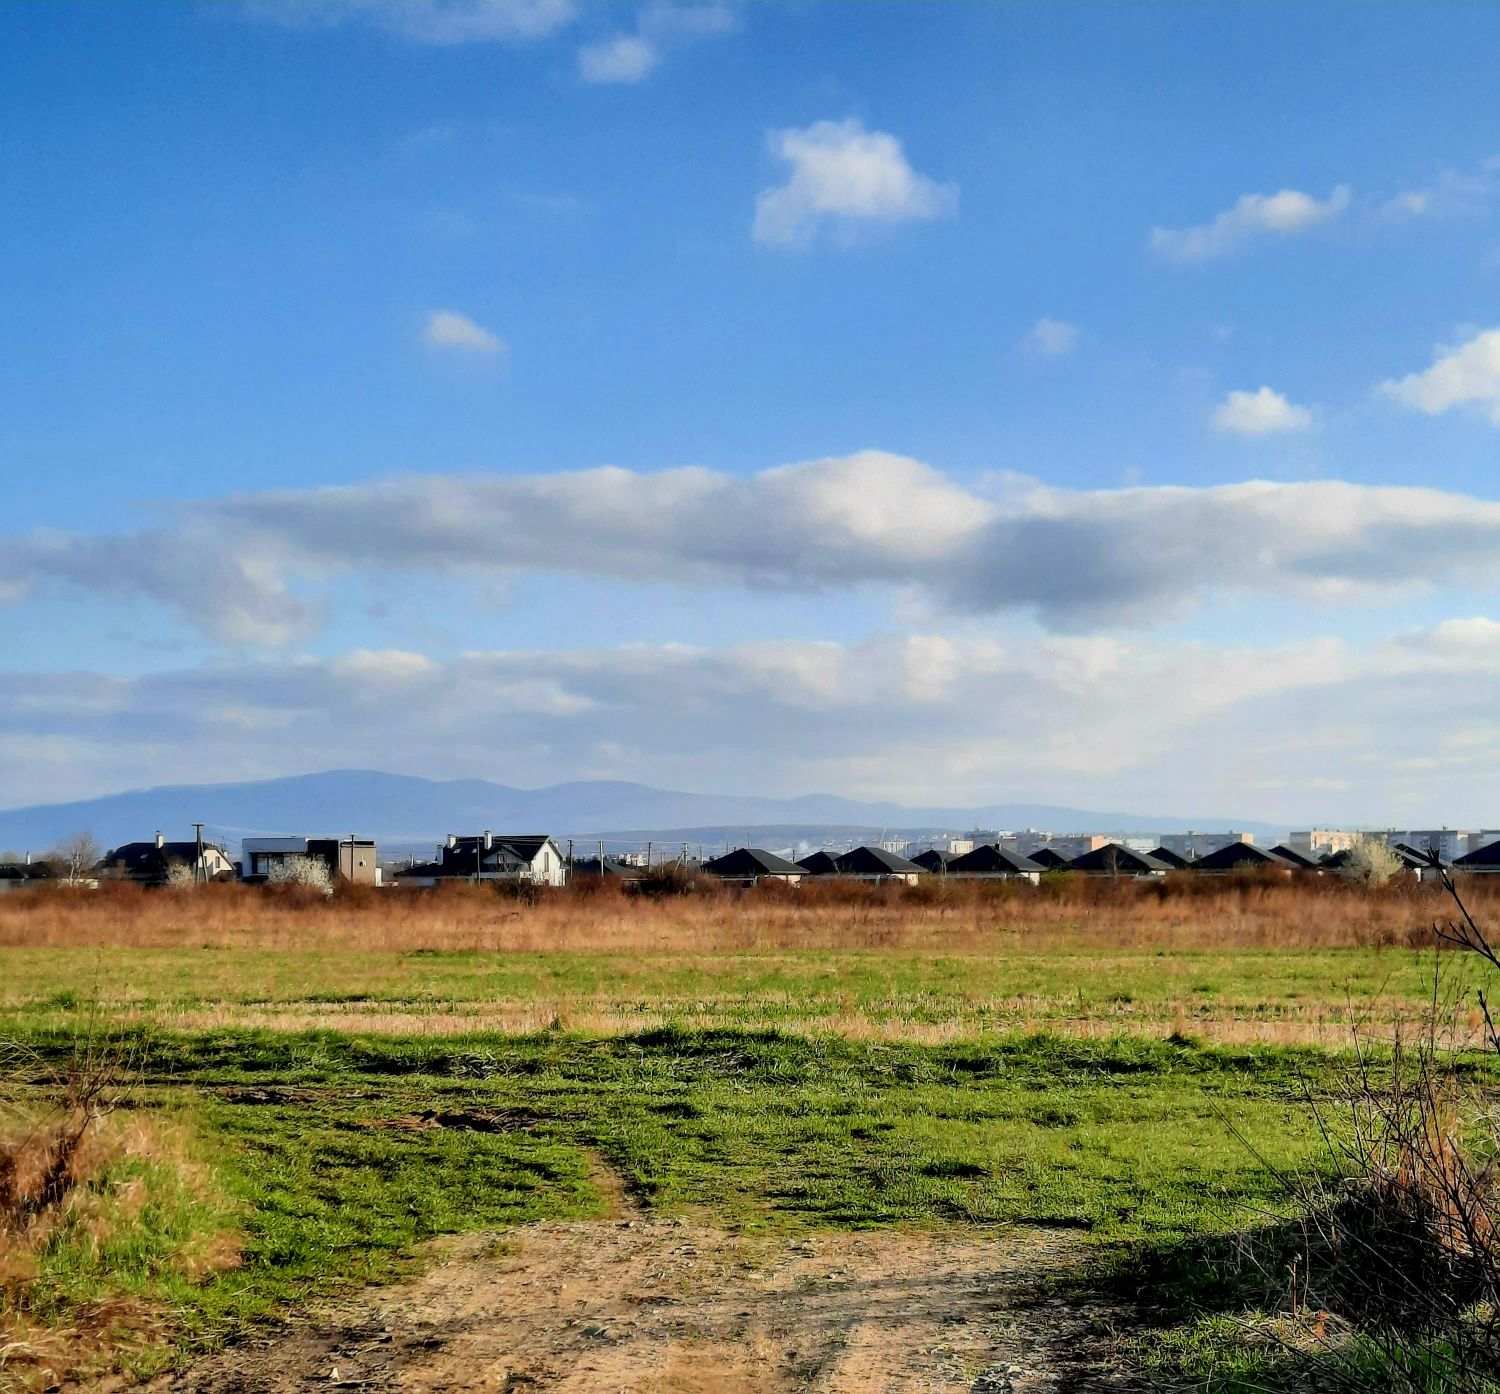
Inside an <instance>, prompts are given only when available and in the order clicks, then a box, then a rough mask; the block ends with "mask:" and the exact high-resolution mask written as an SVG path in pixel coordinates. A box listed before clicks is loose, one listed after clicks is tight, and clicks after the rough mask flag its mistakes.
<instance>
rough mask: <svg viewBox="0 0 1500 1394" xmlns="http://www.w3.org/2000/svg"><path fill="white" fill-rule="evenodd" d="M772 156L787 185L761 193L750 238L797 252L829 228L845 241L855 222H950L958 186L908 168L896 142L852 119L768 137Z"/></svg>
mask: <svg viewBox="0 0 1500 1394" xmlns="http://www.w3.org/2000/svg"><path fill="white" fill-rule="evenodd" d="M769 143H770V148H771V153H772V154H773V155H775V156H776V158H777V159H779V160H782V161H784V162H785V163H786V164H787V165H788V166H790V171H789V173H788V176H787V180H786V182H785V183H784V184H778V185H775V186H774V187H772V188H769V189H765V190H763V191H762V193H761V195H760V197H759V198H758V199H757V200H756V204H755V221H754V223H753V225H752V228H751V235H752V236H753V237H754V238H755V240H756V241H757V242H760V243H763V244H764V245H766V246H773V247H796V246H802V245H805V244H806V243H808V242H809V241H811V240H812V239H813V238H814V237H815V236H816V235H817V233H818V232H819V231H820V230H821V229H823V228H825V227H831V228H833V229H834V230H835V231H837V232H840V233H843V234H844V235H847V234H848V232H849V230H850V229H851V228H853V227H854V226H857V225H858V224H860V223H870V222H887V223H889V222H906V221H910V220H926V219H932V218H946V217H951V216H952V215H953V214H954V213H956V212H957V211H958V186H957V185H955V184H939V183H937V182H936V181H934V180H932V179H929V178H928V177H927V176H926V175H924V174H919V173H918V172H917V171H916V170H915V169H913V168H912V166H911V165H910V163H908V161H907V158H906V153H905V151H904V150H903V149H902V147H901V142H900V141H899V140H897V139H896V137H895V136H893V135H888V134H886V133H885V132H884V131H867V130H865V128H864V126H863V125H862V124H861V123H860V122H859V121H857V120H853V119H851V120H848V121H816V122H814V123H813V124H812V125H811V126H807V127H805V128H802V129H800V130H799V129H795V128H794V129H787V130H781V131H773V132H772V133H771V135H770V137H769Z"/></svg>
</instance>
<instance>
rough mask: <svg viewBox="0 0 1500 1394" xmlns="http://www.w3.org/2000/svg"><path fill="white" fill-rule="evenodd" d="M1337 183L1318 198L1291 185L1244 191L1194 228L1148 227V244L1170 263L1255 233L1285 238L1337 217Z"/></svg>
mask: <svg viewBox="0 0 1500 1394" xmlns="http://www.w3.org/2000/svg"><path fill="white" fill-rule="evenodd" d="M1350 198H1351V195H1350V191H1349V187H1348V185H1346V184H1340V185H1339V186H1338V187H1337V188H1336V189H1334V191H1333V192H1332V193H1331V194H1329V196H1328V197H1327V198H1326V199H1323V200H1322V201H1319V200H1318V199H1316V198H1314V197H1312V195H1310V194H1304V193H1301V192H1299V191H1298V190H1296V189H1282V190H1281V191H1280V192H1278V193H1274V194H1245V195H1244V196H1243V197H1242V198H1241V199H1240V200H1239V201H1238V202H1237V203H1236V204H1235V205H1234V207H1233V208H1228V209H1225V211H1224V212H1222V213H1220V214H1219V215H1218V217H1216V218H1215V219H1214V220H1213V222H1211V223H1205V224H1202V225H1201V226H1199V227H1188V228H1162V227H1159V228H1153V229H1152V230H1151V246H1152V248H1153V249H1154V250H1155V251H1157V252H1159V253H1161V254H1162V255H1163V256H1165V257H1169V258H1171V259H1172V260H1174V261H1208V260H1210V259H1212V258H1213V257H1218V256H1223V255H1224V254H1225V253H1226V252H1231V251H1233V250H1234V249H1235V248H1237V247H1239V246H1240V245H1241V244H1243V243H1244V242H1245V241H1247V240H1249V239H1251V238H1254V237H1258V236H1277V237H1289V236H1292V235H1293V234H1296V233H1299V232H1306V231H1307V230H1308V229H1309V228H1313V227H1316V226H1318V224H1320V223H1326V222H1328V221H1330V220H1331V219H1333V218H1336V217H1338V215H1339V214H1340V213H1342V212H1343V211H1344V210H1345V209H1346V208H1347V207H1348V206H1349V202H1350Z"/></svg>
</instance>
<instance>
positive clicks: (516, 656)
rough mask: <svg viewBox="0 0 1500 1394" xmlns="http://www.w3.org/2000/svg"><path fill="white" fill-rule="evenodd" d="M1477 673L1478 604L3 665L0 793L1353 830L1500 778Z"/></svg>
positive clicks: (1484, 623) (1497, 669) (1490, 664)
mask: <svg viewBox="0 0 1500 1394" xmlns="http://www.w3.org/2000/svg"><path fill="white" fill-rule="evenodd" d="M1497 680H1500V624H1497V623H1496V622H1495V621H1493V620H1490V619H1488V618H1487V617H1483V616H1476V617H1471V618H1466V619H1463V620H1456V621H1450V622H1449V623H1447V624H1443V625H1440V626H1438V627H1437V628H1435V629H1432V630H1424V631H1419V632H1415V633H1407V634H1398V635H1394V636H1390V637H1388V638H1385V639H1381V640H1377V641H1373V642H1369V643H1363V644H1358V645H1355V644H1350V643H1346V642H1342V641H1338V640H1333V639H1313V640H1309V641H1306V642H1300V643H1290V644H1280V645H1275V646H1272V647H1255V646H1248V645H1235V644H1227V645H1224V646H1211V645H1205V644H1201V643H1175V644H1174V643H1162V642H1158V641H1155V640H1152V639H1148V638H1142V637H1139V636H1123V637H1122V636H1097V635H1096V636H1056V635H1054V636H1044V637H1042V638H1039V639H1029V640H1024V641H1019V640H1018V641H1016V642H1010V643H1004V642H1000V641H997V640H995V639H989V638H974V637H972V636H968V637H964V636H957V635H953V634H945V633H941V632H925V633H919V634H910V635H886V636H877V637H874V638H871V639H868V640H866V641H864V642H861V643H854V644H836V643H806V642H781V643H760V644H741V645H731V646H728V647H724V648H701V647H691V646H685V645H675V644H667V645H630V646H625V647H621V648H615V649H606V650H597V651H576V650H575V651H561V652H527V651H519V652H517V651H512V652H503V653H497V652H478V653H469V654H464V655H460V656H458V657H454V658H451V659H448V660H445V661H439V660H434V659H430V658H427V657H425V656H423V655H420V654H413V653H406V652H402V651H375V652H371V651H358V652H355V653H351V654H345V655H342V656H339V657H335V658H328V659H306V658H304V659H297V660H293V661H282V662H255V663H248V662H239V663H226V664H221V665H215V666H210V667H204V668H196V669H186V670H180V671H167V672H158V673H152V674H147V675H143V676H140V677H132V678H119V677H105V676H102V675H98V674H91V673H87V672H74V673H65V674H35V673H31V674H27V673H17V672H8V673H3V674H0V783H3V785H4V787H5V788H6V790H7V792H8V793H9V795H10V796H11V798H12V799H13V800H15V801H16V802H22V801H24V800H26V799H27V798H28V797H30V796H32V795H33V794H35V795H37V796H40V795H42V794H44V793H50V792H52V791H53V790H55V788H56V787H57V780H58V779H59V777H63V778H64V780H65V781H66V776H67V774H68V772H69V771H71V770H72V769H73V768H74V767H75V766H76V767H78V768H84V769H87V770H89V776H88V777H89V778H91V779H93V780H94V781H97V782H96V783H95V784H94V790H95V791H97V790H98V789H100V788H103V787H119V786H122V785H129V784H144V783H158V782H163V781H171V780H176V779H191V780H201V779H202V778H204V777H206V775H207V776H209V777H213V778H229V777H255V776H258V775H265V774H271V773H278V772H281V771H283V770H286V769H289V768H290V769H305V768H312V767H323V768H327V767H330V766H338V765H365V764H367V763H368V760H369V751H370V750H371V749H382V750H387V751H395V752H400V761H401V763H402V765H403V767H405V768H408V769H411V770H413V771H414V772H422V773H428V774H439V775H441V774H446V773H459V772H463V773H484V774H489V775H492V776H500V777H503V778H504V779H505V781H506V782H509V783H521V784H544V783H551V782H554V781H556V780H559V779H566V778H586V777H597V776H605V775H608V776H614V777H620V778H640V779H645V780H649V781H652V782H655V783H659V784H669V785H670V784H677V785H680V786H686V787H696V788H721V789H735V788H738V789H740V790H742V791H746V792H751V791H764V792H782V793H795V792H809V791H812V790H816V789H823V788H831V789H835V790H837V791H839V792H844V793H850V794H855V795H861V796H866V797H891V798H900V799H903V800H905V801H908V802H915V803H921V804H932V803H944V802H947V803H981V802H991V801H993V800H994V798H995V791H996V790H997V789H1000V788H1003V789H1005V790H1008V791H1013V792H1014V793H1015V795H1016V796H1017V797H1024V796H1026V795H1027V794H1029V795H1030V796H1032V797H1044V798H1047V799H1048V800H1049V801H1058V802H1075V803H1076V802H1084V803H1093V804H1094V805H1095V806H1099V805H1100V804H1104V803H1107V804H1109V805H1110V806H1118V802H1117V801H1121V800H1123V801H1126V802H1128V803H1133V804H1135V805H1136V806H1138V807H1143V808H1147V809H1151V810H1156V811H1161V812H1175V813H1182V812H1184V811H1192V812H1205V813H1207V812H1213V813H1219V814H1228V813H1231V812H1236V811H1237V812H1240V813H1241V814H1246V813H1253V812H1256V811H1259V810H1257V809H1253V808H1247V807H1246V805H1247V803H1250V802H1252V801H1255V800H1257V799H1258V800H1259V804H1260V808H1261V809H1265V810H1267V811H1269V810H1270V808H1272V807H1274V806H1279V807H1280V808H1283V809H1286V810H1287V814H1286V816H1298V817H1300V816H1304V815H1311V814H1312V813H1313V812H1314V810H1313V809H1311V808H1309V803H1310V801H1314V802H1315V800H1311V799H1310V793H1309V791H1310V790H1312V789H1316V788H1319V787H1323V788H1345V789H1348V790H1349V791H1350V794H1349V802H1348V805H1347V811H1346V812H1345V814H1344V816H1345V817H1350V818H1359V819H1360V820H1361V821H1375V820H1376V818H1377V817H1378V816H1379V814H1380V812H1383V811H1384V809H1385V807H1386V806H1387V805H1388V804H1390V803H1391V802H1392V801H1399V800H1400V799H1401V798H1402V797H1404V795H1405V793H1408V792H1409V794H1410V796H1411V797H1412V798H1414V799H1415V798H1421V799H1423V800H1426V801H1427V803H1426V804H1425V806H1424V808H1425V810H1426V811H1427V812H1428V816H1430V817H1435V816H1436V814H1437V811H1438V807H1439V804H1438V800H1440V799H1442V798H1445V797H1449V796H1451V795H1452V794H1454V793H1459V794H1460V795H1461V793H1462V791H1464V790H1468V789H1472V788H1473V787H1476V786H1475V781H1476V779H1478V778H1480V777H1481V776H1491V777H1492V776H1493V775H1495V774H1500V726H1497V724H1496V723H1495V721H1494V717H1493V712H1492V711H1490V710H1489V703H1488V696H1487V695H1488V694H1489V693H1491V692H1493V691H1494V687H1495V683H1496V681H1497ZM1310 697H1315V700H1311V701H1310V700H1309V699H1310ZM1414 730H1420V731H1422V732H1423V733H1424V736H1423V748H1422V752H1421V753H1422V755H1423V758H1424V761H1425V762H1426V763H1425V765H1424V768H1423V769H1422V770H1421V772H1420V774H1414V775H1413V776H1412V778H1411V780H1410V782H1409V783H1406V784H1404V783H1403V775H1402V773H1401V771H1400V770H1399V769H1397V768H1395V767H1394V763H1393V762H1392V761H1391V760H1390V758H1389V754H1390V752H1392V751H1399V750H1400V749H1401V748H1402V744H1403V742H1404V741H1407V740H1408V739H1409V737H1410V733H1411V732H1412V731H1414ZM163 731H168V732H170V733H171V736H170V739H169V740H164V739H163V738H162V732H163ZM268 732H274V733H275V741H274V742H273V743H268V741H267V733H268ZM1372 751H1378V752H1380V758H1379V759H1378V760H1374V761H1371V760H1369V759H1366V758H1364V757H1365V756H1366V755H1368V753H1369V752H1372ZM1445 779H1446V780H1447V784H1445V783H1444V780H1445ZM1257 787H1261V788H1269V789H1271V790H1272V793H1270V794H1266V793H1260V794H1259V795H1257V792H1256V789H1257ZM1278 788H1279V789H1281V790H1283V792H1281V793H1276V792H1275V791H1276V790H1277V789H1278ZM1325 806H1326V805H1325ZM1448 808H1449V810H1450V811H1452V810H1453V805H1452V804H1449V805H1448ZM1459 811H1460V812H1461V810H1459ZM1391 812H1392V815H1393V816H1395V815H1398V814H1400V815H1413V814H1414V812H1415V809H1414V807H1413V806H1412V805H1411V804H1407V805H1405V806H1404V807H1399V808H1392V809H1391Z"/></svg>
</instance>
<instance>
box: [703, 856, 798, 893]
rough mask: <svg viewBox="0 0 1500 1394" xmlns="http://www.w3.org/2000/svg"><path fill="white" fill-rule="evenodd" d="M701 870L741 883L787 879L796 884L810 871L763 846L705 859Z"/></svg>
mask: <svg viewBox="0 0 1500 1394" xmlns="http://www.w3.org/2000/svg"><path fill="white" fill-rule="evenodd" d="M700 870H702V871H705V872H707V873H708V875H710V876H717V877H718V878H719V880H721V881H728V882H731V883H732V884H734V885H738V886H753V885H754V884H755V883H756V882H757V881H784V882H786V884H787V885H789V886H795V885H796V884H797V883H798V882H799V881H801V880H802V878H803V877H804V876H805V875H806V874H807V873H806V872H805V871H804V870H803V869H802V868H801V867H800V866H798V865H797V863H796V862H789V861H787V860H786V858H785V857H778V856H777V855H776V853H774V852H767V851H765V850H764V849H763V848H760V847H736V848H735V849H734V851H732V852H726V853H724V855H723V856H722V857H714V858H712V859H711V860H710V861H706V862H704V863H703V865H702V867H701V868H700Z"/></svg>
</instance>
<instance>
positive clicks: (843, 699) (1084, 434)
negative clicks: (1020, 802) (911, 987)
mask: <svg viewBox="0 0 1500 1394" xmlns="http://www.w3.org/2000/svg"><path fill="white" fill-rule="evenodd" d="M1497 39H1500V13H1497V12H1495V11H1494V10H1493V9H1491V8H1490V7H1485V6H1473V5H1460V6H1451V7H1444V6H1434V5H1427V6H1422V7H1420V8H1419V7H1415V6H1398V7H1390V8H1386V7H1381V6H1376V5H1361V6H1347V5H1328V6H1314V5H1305V6H1294V5H1281V6H1251V5H1243V6H1238V5H1214V6H1191V7H1189V6H1182V5H1175V4H1174V5H1129V4H1119V5H1112V6H1101V5H1078V6H1070V5H1064V4H1048V5H1035V6H1031V5H1025V4H1004V5H1002V4H983V5H981V4H972V5H971V4H957V3H953V4H944V5H930V4H921V5H899V4H867V5H850V4H837V3H828V4H773V3H765V4H759V5H743V6H732V5H715V4H678V5H667V4H662V3H649V4H645V5H640V6H629V5H618V6H605V5H585V4H574V3H569V0H448V2H447V3H445V2H444V0H326V3H307V4H301V5H282V4H276V3H257V4H234V3H228V2H227V0H225V3H218V4H214V5H203V6H193V5H189V4H185V3H184V4H176V5H169V4H153V5H126V4H108V5H84V4H66V3H58V4H46V5H31V4H26V3H16V2H15V0H13V2H12V3H11V4H8V5H6V6H4V7H0V206H3V207H4V208H5V210H6V214H5V217H4V218H3V219H0V307H3V314H0V462H3V466H4V469H5V473H6V476H7V478H8V479H9V480H11V481H12V487H11V489H10V490H8V491H7V505H8V506H7V511H6V512H7V516H6V522H5V524H4V525H3V529H4V530H3V533H0V601H5V602H8V603H7V604H6V605H5V606H4V608H3V609H0V623H3V624H4V626H5V629H4V633H5V636H6V640H7V642H6V643H5V645H4V646H3V652H0V802H4V803H9V804H18V803H23V802H31V801H41V800H46V799H52V798H69V797H75V796H81V795H86V794H91V793H96V792H104V791H106V790H109V789H113V788H118V787H123V786H127V785H140V784H150V783H159V782H167V781H176V780H181V779H193V780H212V779H221V778H226V779H227V778H241V777H257V776H263V775H274V774H280V773H291V772H295V771H301V770H307V769H316V768H325V767H329V766H334V765H351V764H353V765H365V766H371V767H378V768H389V769H401V770H406V771H410V772H413V773H425V774H431V775H435V776H447V775H462V774H479V775H484V776H487V777H491V778H497V779H501V780H506V781H508V782H512V783H518V784H542V783H550V782H553V781H554V780H558V779H564V778H576V777H595V776H617V777H624V778H637V779H643V780H646V781H649V782H658V783H663V784H675V785H678V786H681V787H688V788H695V789H720V788H730V787H733V788H744V789H747V790H752V791H755V792H766V793H787V794H791V793H800V792H807V791H809V790H812V789H827V790H832V791H836V792H842V793H849V794H854V795H869V796H888V797H896V798H906V799H910V800H911V801H917V802H926V803H931V802H939V801H950V802H952V801H957V802H993V801H996V800H999V799H1006V798H1017V799H1019V798H1034V799H1047V800H1050V801H1055V802H1073V803H1085V804H1088V803H1093V804H1096V805H1104V804H1108V805H1110V806H1115V807H1118V806H1120V805H1121V804H1122V803H1127V804H1130V805H1133V806H1134V807H1137V808H1140V809H1142V810H1143V811H1154V810H1160V811H1163V812H1167V811H1170V812H1173V813H1193V812H1195V811H1199V810H1202V811H1214V812H1223V813H1235V814H1239V815H1240V816H1245V817H1252V816H1260V817H1268V818H1285V819H1286V820H1287V821H1289V822H1293V821H1303V820H1307V821H1310V820H1312V819H1313V818H1328V819H1341V820H1344V821H1358V822H1369V823H1377V822H1403V821H1407V820H1410V821H1418V822H1444V821H1448V822H1472V823H1475V824H1476V825H1477V824H1480V823H1483V824H1485V825H1486V826H1488V825H1489V824H1491V823H1494V822H1500V808H1496V807H1493V806H1491V805H1490V804H1489V803H1487V802H1486V800H1487V798H1488V794H1487V792H1486V791H1487V790H1488V789H1489V788H1491V787H1493V776H1494V775H1495V774H1496V773H1497V772H1500V768H1497V767H1500V724H1497V723H1496V721H1495V718H1494V716H1493V715H1492V712H1491V708H1493V707H1494V705H1495V704H1494V702H1493V700H1492V697H1493V694H1494V692H1495V690H1496V683H1497V679H1500V620H1497V619H1495V618H1492V617H1493V616H1495V613H1496V588H1497V583H1500V504H1497V502H1496V488H1495V483H1494V477H1495V475H1494V464H1495V461H1496V459H1497V454H1496V446H1497V443H1500V434H1497V433H1500V334H1497V333H1496V331H1495V329H1494V326H1495V325H1496V323H1497V318H1500V315H1497V308H1496V297H1497V293H1500V227H1497V222H1496V212H1497V206H1500V205H1497V195H1500V162H1497V158H1496V157H1497V155H1500V123H1497V118H1500V83H1497V82H1496V78H1497V75H1500V74H1497V63H1500V60H1497V58H1496V57H1495V55H1496V54H1497V52H1500V44H1497V42H1496V41H1497ZM1490 336H1494V337H1490ZM808 462H812V463H808ZM789 466H791V467H796V468H793V469H792V470H790V471H788V470H787V469H786V468H785V467H789ZM605 467H609V468H610V469H611V470H614V471H624V472H626V473H624V474H620V473H609V474H603V475H601V474H599V473H598V471H600V470H601V469H604V468H605ZM1250 481H1261V482H1262V483H1263V486H1264V487H1262V488H1258V489H1247V488H1246V487H1245V486H1247V484H1248V483H1249V482H1250ZM163 728H167V729H169V730H170V732H171V734H170V736H168V735H166V734H164V730H163Z"/></svg>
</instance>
